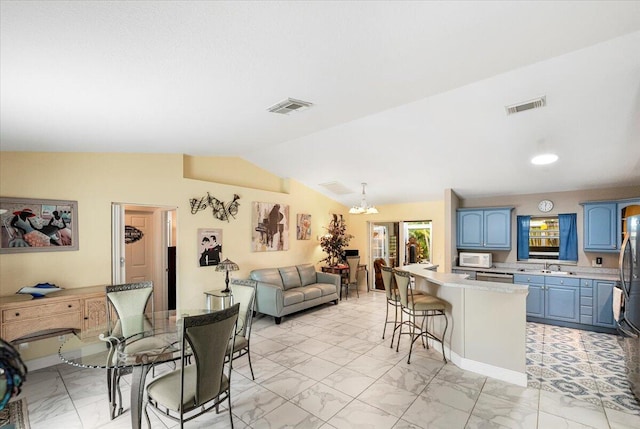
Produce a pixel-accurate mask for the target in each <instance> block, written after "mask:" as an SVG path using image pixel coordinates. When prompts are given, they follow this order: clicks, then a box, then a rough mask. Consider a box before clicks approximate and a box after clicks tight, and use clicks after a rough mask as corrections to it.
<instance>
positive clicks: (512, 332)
mask: <svg viewBox="0 0 640 429" xmlns="http://www.w3.org/2000/svg"><path fill="white" fill-rule="evenodd" d="M399 269H401V270H403V271H407V272H409V273H411V274H412V275H413V276H414V277H415V280H416V286H415V287H416V289H418V290H423V291H425V292H427V293H429V294H431V295H434V296H437V297H439V298H441V299H443V300H444V301H446V302H447V303H448V306H447V309H446V314H447V317H448V318H449V329H448V330H447V335H446V337H445V340H444V342H445V351H446V354H447V358H449V359H451V361H452V362H453V363H454V364H455V365H457V366H458V367H460V368H462V369H466V370H469V371H473V372H476V373H479V374H482V375H486V376H489V377H492V378H497V379H500V380H503V381H507V382H510V383H513V384H517V385H520V386H526V385H527V374H526V358H525V351H526V349H525V347H526V345H525V344H526V300H527V293H528V286H526V285H519V284H507V283H494V282H481V281H475V280H467V279H466V275H464V274H450V273H438V272H433V271H430V270H428V269H425V268H424V265H420V264H414V265H407V266H404V267H401V268H399ZM434 325H435V326H433V327H430V329H433V330H435V333H436V335H438V336H439V335H441V333H442V329H443V326H444V322H443V321H442V322H439V321H434Z"/></svg>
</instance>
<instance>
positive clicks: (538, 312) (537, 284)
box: [513, 274, 544, 318]
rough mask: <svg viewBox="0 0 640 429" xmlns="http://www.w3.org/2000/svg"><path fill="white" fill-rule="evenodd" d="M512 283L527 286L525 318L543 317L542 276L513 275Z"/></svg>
mask: <svg viewBox="0 0 640 429" xmlns="http://www.w3.org/2000/svg"><path fill="white" fill-rule="evenodd" d="M513 282H514V283H518V284H524V285H528V286H529V294H528V295H527V316H533V317H540V318H542V317H544V276H529V275H524V274H515V275H514V276H513Z"/></svg>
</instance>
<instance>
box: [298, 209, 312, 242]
mask: <svg viewBox="0 0 640 429" xmlns="http://www.w3.org/2000/svg"><path fill="white" fill-rule="evenodd" d="M296 238H297V239H298V240H311V215H310V214H306V213H298V224H297V235H296Z"/></svg>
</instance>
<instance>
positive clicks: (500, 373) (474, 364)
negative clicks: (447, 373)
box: [429, 340, 527, 387]
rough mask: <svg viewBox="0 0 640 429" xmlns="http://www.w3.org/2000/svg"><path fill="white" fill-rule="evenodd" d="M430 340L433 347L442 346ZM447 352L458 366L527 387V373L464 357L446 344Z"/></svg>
mask: <svg viewBox="0 0 640 429" xmlns="http://www.w3.org/2000/svg"><path fill="white" fill-rule="evenodd" d="M429 341H430V343H431V344H430V346H431V347H440V343H433V342H432V340H429ZM436 350H437V348H436ZM444 350H445V354H446V356H447V357H448V358H449V360H450V361H451V362H452V363H453V364H454V365H455V366H457V367H459V368H461V369H464V370H466V371H471V372H475V373H476V374H480V375H485V376H487V377H491V378H495V379H497V380H502V381H506V382H507V383H511V384H516V385H518V386H522V387H527V374H526V373H524V372H518V371H513V370H511V369H506V368H501V367H498V366H494V365H489V364H486V363H483V362H478V361H475V360H471V359H467V358H463V357H461V356H460V355H458V354H457V353H455V352H452V351H451V349H449V347H448V346H447V345H446V344H445V346H444Z"/></svg>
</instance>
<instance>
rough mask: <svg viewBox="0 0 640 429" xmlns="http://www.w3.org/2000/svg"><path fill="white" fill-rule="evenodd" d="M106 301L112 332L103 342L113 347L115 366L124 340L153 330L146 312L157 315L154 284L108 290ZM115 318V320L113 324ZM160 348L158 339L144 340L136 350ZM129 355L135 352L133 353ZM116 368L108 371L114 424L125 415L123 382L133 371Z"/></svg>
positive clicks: (109, 368)
mask: <svg viewBox="0 0 640 429" xmlns="http://www.w3.org/2000/svg"><path fill="white" fill-rule="evenodd" d="M106 300H107V326H108V327H109V332H107V333H105V334H104V335H103V336H101V338H102V339H103V340H105V341H107V342H108V343H109V346H110V347H109V356H108V359H109V361H110V362H111V363H115V361H116V359H118V353H117V349H118V347H119V345H120V344H121V343H122V342H123V341H124V339H126V338H130V337H132V336H133V335H136V334H141V333H143V332H145V331H147V330H149V329H150V326H151V325H150V324H149V321H148V319H147V316H146V315H145V310H146V308H147V306H149V305H150V307H151V310H150V311H151V314H153V310H154V308H153V282H151V281H145V282H139V283H125V284H120V285H112V286H106ZM114 316H115V320H112V318H114ZM159 345H161V344H159V342H158V340H157V339H154V338H143V339H142V340H139V341H136V342H135V347H136V348H149V349H153V348H156V347H158V346H159ZM127 351H128V352H131V350H127ZM113 366H115V365H109V367H108V369H107V390H108V394H109V406H110V416H111V419H112V420H113V419H114V418H115V417H117V416H118V415H120V414H122V412H123V407H122V393H121V391H120V378H121V377H122V375H124V374H125V373H128V372H130V371H131V368H115V367H113Z"/></svg>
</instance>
